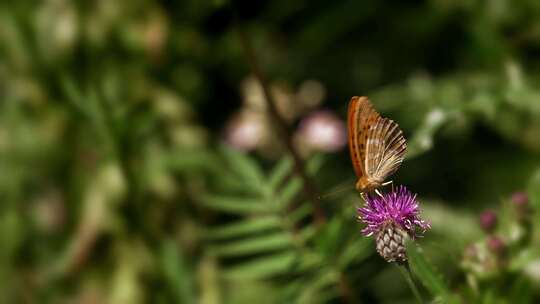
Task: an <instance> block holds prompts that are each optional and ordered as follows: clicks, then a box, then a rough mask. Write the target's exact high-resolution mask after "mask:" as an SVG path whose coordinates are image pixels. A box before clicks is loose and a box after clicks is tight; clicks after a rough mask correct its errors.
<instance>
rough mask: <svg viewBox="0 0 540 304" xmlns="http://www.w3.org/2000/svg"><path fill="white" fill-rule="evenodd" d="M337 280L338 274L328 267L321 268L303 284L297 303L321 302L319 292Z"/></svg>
mask: <svg viewBox="0 0 540 304" xmlns="http://www.w3.org/2000/svg"><path fill="white" fill-rule="evenodd" d="M338 280H339V274H338V273H336V272H335V271H332V270H329V269H325V268H323V269H321V270H320V271H319V272H318V274H317V275H315V276H313V277H312V280H310V281H308V282H306V284H304V288H303V291H302V293H301V294H300V297H299V298H298V301H297V303H321V302H319V299H320V295H321V292H322V291H323V290H324V289H325V288H327V287H330V286H332V285H334V284H336V283H337V282H338Z"/></svg>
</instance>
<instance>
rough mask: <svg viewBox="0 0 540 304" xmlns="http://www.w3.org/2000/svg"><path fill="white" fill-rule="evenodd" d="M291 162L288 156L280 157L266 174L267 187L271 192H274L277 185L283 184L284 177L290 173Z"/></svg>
mask: <svg viewBox="0 0 540 304" xmlns="http://www.w3.org/2000/svg"><path fill="white" fill-rule="evenodd" d="M292 166H293V162H292V159H291V158H290V157H284V158H282V159H281V160H280V161H279V162H278V164H277V165H275V166H274V168H273V169H272V172H271V173H270V174H269V175H268V187H269V188H270V189H272V192H276V191H277V189H278V187H279V186H280V185H282V184H283V182H284V180H285V178H286V177H287V176H288V175H290V174H291V170H292Z"/></svg>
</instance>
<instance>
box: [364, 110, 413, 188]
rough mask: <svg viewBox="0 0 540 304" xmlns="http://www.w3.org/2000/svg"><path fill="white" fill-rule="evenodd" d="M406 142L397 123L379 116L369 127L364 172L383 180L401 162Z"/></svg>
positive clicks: (375, 178) (370, 176)
mask: <svg viewBox="0 0 540 304" xmlns="http://www.w3.org/2000/svg"><path fill="white" fill-rule="evenodd" d="M406 149H407V143H406V140H405V137H404V136H403V131H401V129H400V128H399V126H398V124H397V123H395V122H394V121H393V120H391V119H388V118H379V119H378V120H377V122H376V124H374V125H372V126H371V127H370V129H369V134H368V140H367V148H366V157H367V161H366V165H365V166H364V169H365V174H366V175H367V176H368V177H369V178H371V179H374V180H379V181H381V182H382V181H384V180H385V179H386V178H387V177H388V176H390V175H391V174H393V173H394V172H395V171H396V170H397V169H398V168H399V166H400V165H401V163H402V162H403V159H404V157H405V151H406Z"/></svg>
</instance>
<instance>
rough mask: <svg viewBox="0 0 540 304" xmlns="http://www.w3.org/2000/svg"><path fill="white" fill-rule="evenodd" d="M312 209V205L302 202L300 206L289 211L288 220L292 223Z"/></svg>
mask: <svg viewBox="0 0 540 304" xmlns="http://www.w3.org/2000/svg"><path fill="white" fill-rule="evenodd" d="M312 211H313V206H311V205H310V204H309V203H307V202H303V203H302V204H301V205H300V207H298V208H296V209H295V210H294V211H293V212H291V213H289V220H290V221H291V222H292V223H296V222H298V221H300V220H302V219H303V218H305V217H306V216H308V215H310V214H311V212H312Z"/></svg>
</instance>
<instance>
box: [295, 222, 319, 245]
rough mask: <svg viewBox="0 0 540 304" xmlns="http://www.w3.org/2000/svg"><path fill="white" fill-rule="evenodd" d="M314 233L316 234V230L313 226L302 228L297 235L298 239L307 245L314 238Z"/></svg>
mask: <svg viewBox="0 0 540 304" xmlns="http://www.w3.org/2000/svg"><path fill="white" fill-rule="evenodd" d="M316 233H317V228H315V226H314V225H308V226H306V227H304V228H302V230H301V231H300V233H299V236H300V238H302V241H303V242H305V243H307V242H309V240H311V239H312V238H313V237H314V236H315V234H316Z"/></svg>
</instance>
